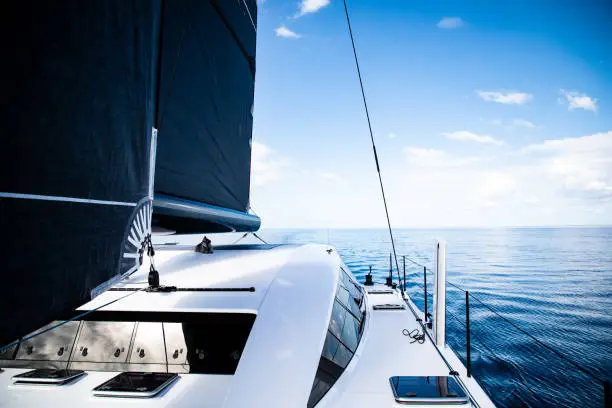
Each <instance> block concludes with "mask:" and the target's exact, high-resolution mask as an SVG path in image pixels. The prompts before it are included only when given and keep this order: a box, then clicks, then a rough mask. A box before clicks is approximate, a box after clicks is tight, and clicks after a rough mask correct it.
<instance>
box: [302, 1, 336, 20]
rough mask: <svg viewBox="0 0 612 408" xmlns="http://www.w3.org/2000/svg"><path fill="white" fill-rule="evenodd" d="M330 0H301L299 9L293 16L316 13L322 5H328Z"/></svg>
mask: <svg viewBox="0 0 612 408" xmlns="http://www.w3.org/2000/svg"><path fill="white" fill-rule="evenodd" d="M330 3H331V0H302V1H300V3H299V11H298V12H297V14H296V15H295V17H296V18H297V17H301V16H303V15H305V14H310V13H316V12H317V11H319V10H321V9H322V8H323V7H326V6H329V4H330Z"/></svg>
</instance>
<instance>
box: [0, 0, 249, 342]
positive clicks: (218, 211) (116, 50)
mask: <svg viewBox="0 0 612 408" xmlns="http://www.w3.org/2000/svg"><path fill="white" fill-rule="evenodd" d="M255 18H256V5H255V1H254V0H249V1H246V0H223V1H221V0H220V1H218V2H216V1H213V0H211V1H205V0H201V1H196V0H180V1H178V0H177V1H162V0H147V1H139V0H114V1H113V0H107V1H95V0H92V1H81V0H62V1H59V0H58V1H44V2H39V1H33V0H27V1H26V0H22V1H19V2H15V3H14V4H12V5H11V7H7V8H5V10H4V12H3V13H2V17H0V21H1V24H0V32H1V34H2V36H1V38H2V41H3V42H4V44H3V45H4V46H3V59H2V64H0V72H1V73H2V94H1V97H0V98H1V100H2V108H1V110H0V115H1V117H2V148H1V149H0V231H1V233H0V237H1V238H0V248H1V251H0V256H1V259H2V260H3V265H2V271H1V272H0V273H1V276H2V283H3V287H4V291H3V292H4V293H3V295H2V296H1V297H0V299H1V300H0V319H2V323H3V329H2V330H1V331H0V346H1V345H4V344H7V343H8V342H10V341H13V340H16V339H17V338H19V337H20V336H23V335H25V334H27V333H28V332H30V331H32V330H34V329H36V328H38V327H40V326H42V325H43V324H46V323H48V322H49V321H51V320H54V319H60V318H63V317H64V316H66V315H67V314H69V313H72V311H73V310H74V309H75V308H76V307H78V306H79V305H80V304H82V303H84V302H86V301H87V300H89V299H90V298H91V297H92V296H93V295H95V294H96V293H97V292H98V291H99V290H102V289H103V288H105V286H106V285H107V284H108V283H109V282H112V281H113V279H116V278H118V277H120V276H122V275H124V274H126V273H130V272H133V271H134V270H135V268H137V267H138V266H139V265H140V264H139V257H138V251H139V250H140V249H141V248H142V247H141V245H142V242H143V240H144V238H145V237H146V236H147V234H148V233H150V228H151V227H150V223H151V221H150V219H151V218H152V219H153V223H154V224H157V225H159V226H163V227H166V228H171V229H173V230H176V231H190V232H211V231H227V230H252V229H256V228H258V226H259V219H258V218H257V217H254V216H251V215H248V214H246V212H247V208H248V200H249V179H250V138H251V129H252V117H251V110H252V103H253V84H254V56H255V24H256V20H255ZM157 128H159V131H158V132H157V131H156V129H157ZM154 135H157V149H155V136H154ZM155 169H156V171H155ZM154 171H155V178H153V177H151V176H152V175H153V174H154ZM153 183H154V185H155V189H154V190H153V189H152V187H153ZM153 197H155V203H154V204H153V205H154V206H155V209H154V212H153V214H152V213H151V212H152V200H153ZM177 202H179V203H180V204H181V205H180V208H181V209H180V211H177V210H176V208H177V204H176V203H177ZM215 217H216V218H215Z"/></svg>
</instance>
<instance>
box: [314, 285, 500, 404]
mask: <svg viewBox="0 0 612 408" xmlns="http://www.w3.org/2000/svg"><path fill="white" fill-rule="evenodd" d="M370 288H375V289H389V288H387V287H384V286H382V287H370ZM370 288H368V289H370ZM367 300H368V315H367V327H366V330H365V335H364V336H363V338H362V339H361V343H360V346H359V348H358V350H357V353H356V355H355V357H354V358H353V360H352V361H351V363H350V364H349V366H348V367H347V370H346V371H345V372H344V374H342V376H341V377H340V379H339V380H338V382H336V384H335V385H334V387H332V389H331V390H330V391H329V393H328V394H327V395H326V396H325V397H324V398H323V399H322V400H321V402H320V403H319V405H317V407H321V408H325V407H337V408H349V407H351V408H360V407H363V408H366V407H393V406H396V407H406V406H408V405H406V404H399V403H397V402H396V401H395V398H394V397H393V393H392V392H391V388H390V385H389V378H390V377H393V376H417V377H423V376H447V375H449V369H448V367H447V365H446V364H445V363H444V360H443V359H442V358H441V357H440V354H439V353H438V351H437V349H436V347H435V346H434V344H433V343H432V342H431V340H430V339H429V338H428V337H426V339H425V342H424V343H423V344H419V343H417V342H415V343H411V341H412V339H411V338H410V337H408V336H405V335H404V334H403V333H402V331H403V330H404V329H407V330H408V331H412V330H414V329H419V332H421V333H422V329H421V326H420V325H419V323H418V322H417V321H416V318H415V317H414V315H413V314H412V312H411V311H410V309H409V308H406V309H405V310H373V306H374V305H378V304H403V300H402V298H401V296H400V295H399V293H398V292H396V293H394V294H391V295H381V294H378V295H368V298H367ZM449 351H450V349H449ZM451 352H452V351H451ZM447 360H448V358H447ZM454 363H455V364H454V365H453V369H454V370H456V371H459V368H463V366H462V365H461V363H460V362H459V360H456V361H454ZM460 373H461V372H460ZM464 375H465V370H464ZM465 379H466V377H464V378H461V381H462V382H463V381H464V380H465ZM468 387H469V391H470V393H471V394H473V396H474V397H476V396H478V406H480V407H494V405H493V403H492V402H491V401H490V400H489V398H488V397H487V396H486V394H485V393H484V392H482V390H481V389H480V387H479V386H478V384H477V383H472V384H470V385H469V386H468ZM475 387H478V389H476V388H475ZM409 406H410V407H431V405H415V404H410V405H409ZM435 406H436V407H445V406H448V407H457V405H440V404H437V405H435Z"/></svg>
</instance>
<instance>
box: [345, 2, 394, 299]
mask: <svg viewBox="0 0 612 408" xmlns="http://www.w3.org/2000/svg"><path fill="white" fill-rule="evenodd" d="M344 14H345V15H346V23H347V25H348V30H349V35H350V37H351V45H352V47H353V56H354V57H355V67H356V68H357V76H358V77H359V87H360V88H361V97H362V99H363V107H364V108H365V114H366V118H367V120H368V129H369V130H370V141H371V142H372V151H373V153H374V161H375V162H376V171H377V173H378V181H379V183H380V191H381V193H382V199H383V204H384V205H385V215H386V216H387V226H388V227H389V236H390V237H391V248H392V249H393V257H394V258H395V270H396V271H397V280H398V282H401V279H400V273H399V263H398V262H397V253H396V252H395V240H394V239H393V230H392V229H391V220H390V219H389V209H388V208H387V199H386V197H385V188H384V187H383V181H382V175H381V174H380V165H379V163H378V154H377V153H376V143H374V133H373V132H372V122H371V121H370V112H369V111H368V103H367V100H366V96H365V91H364V88H363V79H362V78H361V69H360V68H359V59H358V58H357V49H356V48H355V39H354V37H353V29H352V28H351V18H350V17H349V13H348V7H347V5H346V0H344ZM400 289H401V291H402V296H403V295H404V288H403V287H402V286H401V285H400Z"/></svg>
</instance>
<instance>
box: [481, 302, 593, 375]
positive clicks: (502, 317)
mask: <svg viewBox="0 0 612 408" xmlns="http://www.w3.org/2000/svg"><path fill="white" fill-rule="evenodd" d="M470 297H472V299H474V300H476V301H477V302H478V303H480V304H481V305H483V306H484V307H485V308H486V309H488V310H489V311H490V312H492V313H494V314H495V315H497V317H499V318H501V319H502V320H504V321H505V322H506V323H508V324H509V325H510V326H512V327H514V328H515V329H516V330H518V331H520V332H521V333H523V334H524V335H526V336H527V337H529V338H531V339H532V340H533V341H535V342H536V343H538V344H539V345H540V346H542V347H544V348H545V349H547V350H548V351H550V352H552V353H553V354H555V355H557V357H559V358H561V359H562V360H565V361H566V362H568V363H569V364H571V365H573V366H574V367H576V368H577V369H578V370H579V371H581V372H583V373H584V374H587V375H589V376H590V377H592V378H593V379H595V380H597V381H600V382H602V383H604V382H605V381H604V380H603V379H602V378H600V377H599V376H598V375H596V374H593V373H592V372H590V371H589V370H587V369H586V368H584V367H582V366H581V365H579V364H578V363H576V362H574V361H573V360H571V359H570V358H568V357H566V356H565V355H563V354H561V353H560V352H558V351H557V350H555V349H554V348H552V347H551V346H549V345H548V344H546V343H544V342H543V341H541V340H539V339H538V338H537V337H535V336H533V335H532V334H530V333H529V332H527V331H525V330H523V329H521V328H520V327H519V326H517V325H516V324H515V323H513V322H512V321H511V320H509V319H508V318H506V317H504V316H502V315H501V314H500V313H499V312H497V311H496V310H495V309H493V308H492V307H491V306H489V305H487V304H486V303H484V302H483V301H482V300H480V299H478V298H477V297H476V296H474V295H473V294H471V293H470Z"/></svg>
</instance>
